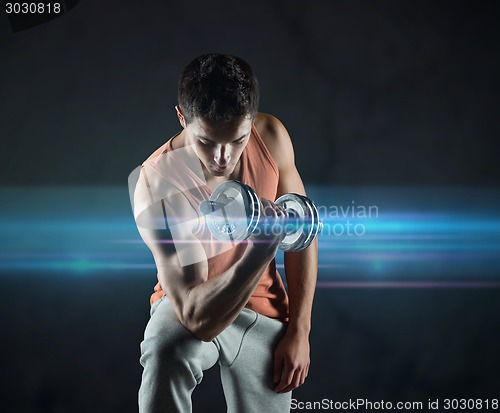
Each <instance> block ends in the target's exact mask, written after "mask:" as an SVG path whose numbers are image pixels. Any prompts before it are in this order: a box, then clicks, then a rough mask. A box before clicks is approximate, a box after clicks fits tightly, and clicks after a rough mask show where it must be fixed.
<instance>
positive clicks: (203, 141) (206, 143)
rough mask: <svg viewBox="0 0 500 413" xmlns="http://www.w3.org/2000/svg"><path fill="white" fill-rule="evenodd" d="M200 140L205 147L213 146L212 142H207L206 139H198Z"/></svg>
mask: <svg viewBox="0 0 500 413" xmlns="http://www.w3.org/2000/svg"><path fill="white" fill-rule="evenodd" d="M198 140H199V141H200V142H201V144H202V145H203V146H210V145H212V142H210V141H206V140H204V139H198Z"/></svg>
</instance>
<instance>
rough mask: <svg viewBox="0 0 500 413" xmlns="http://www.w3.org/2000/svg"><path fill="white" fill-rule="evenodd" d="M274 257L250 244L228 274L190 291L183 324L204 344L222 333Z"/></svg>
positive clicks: (184, 307)
mask: <svg viewBox="0 0 500 413" xmlns="http://www.w3.org/2000/svg"><path fill="white" fill-rule="evenodd" d="M275 253H276V251H275V250H272V249H269V250H263V249H262V248H257V247H255V246H254V245H253V244H251V243H249V244H248V246H247V248H246V250H245V252H244V254H243V256H242V257H241V259H240V260H238V261H237V262H236V263H235V264H234V265H233V266H231V267H230V268H229V269H228V270H227V271H225V272H223V273H221V274H218V275H216V276H214V277H212V278H210V279H208V280H206V281H204V282H202V283H200V284H197V285H196V286H194V287H193V288H191V289H190V290H188V292H187V294H186V296H185V300H184V303H183V320H181V321H182V322H183V324H184V325H185V326H186V328H188V329H189V330H190V331H191V332H192V333H193V334H194V335H196V336H197V337H198V338H200V339H202V340H204V341H210V340H212V339H213V338H214V337H215V336H217V335H218V334H219V333H221V332H222V331H223V330H224V329H225V328H226V327H227V326H228V325H230V324H231V323H232V322H233V321H234V319H235V318H236V317H237V316H238V314H239V313H240V312H241V310H242V309H243V307H244V306H245V305H246V303H247V302H248V300H249V299H250V297H251V295H252V293H253V291H254V290H255V288H256V287H257V285H258V284H259V281H260V278H261V276H262V273H263V272H264V271H265V269H266V268H267V266H268V265H269V262H270V261H271V260H272V259H273V258H274V255H275Z"/></svg>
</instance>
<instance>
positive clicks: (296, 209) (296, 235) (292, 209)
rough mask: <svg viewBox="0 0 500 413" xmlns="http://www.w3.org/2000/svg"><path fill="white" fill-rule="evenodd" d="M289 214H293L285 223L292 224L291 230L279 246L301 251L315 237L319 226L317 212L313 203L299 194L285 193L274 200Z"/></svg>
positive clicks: (282, 248)
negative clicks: (292, 217)
mask: <svg viewBox="0 0 500 413" xmlns="http://www.w3.org/2000/svg"><path fill="white" fill-rule="evenodd" d="M275 203H276V205H279V206H281V207H283V208H284V209H285V210H287V212H288V213H289V215H292V216H295V218H294V219H290V220H288V222H287V224H286V225H292V226H293V228H292V230H291V231H287V235H286V236H285V238H283V240H282V241H281V243H280V245H279V248H280V249H281V250H283V251H288V252H292V251H301V250H303V249H306V248H307V247H308V246H309V245H310V244H311V242H312V241H313V240H314V238H316V235H317V234H318V230H319V227H320V222H319V214H318V210H317V208H316V206H315V205H314V203H313V202H312V201H311V200H310V199H309V198H307V197H305V196H303V195H299V194H285V195H283V196H281V197H279V198H278V199H277V200H276V201H275Z"/></svg>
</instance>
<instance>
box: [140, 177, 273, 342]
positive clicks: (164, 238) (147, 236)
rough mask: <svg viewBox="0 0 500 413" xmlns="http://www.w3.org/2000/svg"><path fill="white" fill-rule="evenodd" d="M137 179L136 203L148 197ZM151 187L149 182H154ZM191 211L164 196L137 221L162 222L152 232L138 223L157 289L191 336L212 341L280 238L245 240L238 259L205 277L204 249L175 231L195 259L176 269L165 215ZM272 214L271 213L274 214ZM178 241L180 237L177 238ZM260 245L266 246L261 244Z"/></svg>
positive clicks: (237, 309)
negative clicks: (152, 263)
mask: <svg viewBox="0 0 500 413" xmlns="http://www.w3.org/2000/svg"><path fill="white" fill-rule="evenodd" d="M141 182H142V181H141V179H139V182H138V185H137V188H136V191H135V201H136V203H138V204H140V203H141V197H145V196H148V191H147V190H146V188H145V187H141ZM153 185H154V183H153ZM261 202H262V204H263V208H262V211H266V212H263V214H264V213H265V214H267V216H271V217H274V219H277V218H278V213H277V212H276V211H275V210H274V209H273V207H272V205H271V203H270V202H269V201H267V200H264V199H263V200H261ZM190 208H191V206H190V204H189V202H188V200H187V199H186V198H184V197H176V201H175V205H172V204H171V203H170V202H169V200H168V197H165V199H162V200H160V201H157V202H156V203H154V204H152V205H150V206H149V207H148V208H147V209H146V210H145V211H143V212H142V213H141V221H142V222H158V220H164V222H165V225H164V227H163V229H158V228H157V227H158V226H156V227H155V229H151V227H150V226H148V225H145V226H144V225H141V222H139V221H137V219H136V221H137V227H138V230H139V233H140V235H141V237H142V239H143V240H144V242H145V243H146V245H147V246H148V247H149V249H150V250H151V252H152V254H153V257H154V259H155V263H156V266H157V268H158V278H159V280H160V284H161V286H162V289H163V290H164V291H165V292H166V294H167V296H168V297H169V299H170V300H171V301H172V303H173V306H174V309H175V311H176V314H177V317H178V318H179V321H180V322H181V323H182V324H183V325H184V326H185V327H186V328H187V329H188V330H189V331H191V333H192V334H193V335H195V336H196V337H198V338H199V339H200V340H203V341H211V340H212V339H213V338H214V337H216V336H217V335H218V334H219V333H221V332H222V331H223V330H224V329H225V328H226V327H227V326H229V325H230V324H231V323H232V322H233V321H234V319H235V318H236V317H237V316H238V314H239V313H240V312H241V310H242V309H243V307H244V306H245V305H246V303H247V302H248V300H249V299H250V297H251V295H252V293H253V291H254V290H255V288H256V287H257V285H258V283H259V281H260V278H261V276H262V273H263V272H264V271H265V269H266V268H267V266H268V265H269V262H270V261H271V260H272V259H273V258H274V256H275V254H276V250H277V247H278V244H279V241H280V239H281V238H280V237H279V236H274V237H271V238H266V239H262V238H261V239H257V237H250V238H249V240H250V241H252V240H253V241H261V242H248V243H246V249H245V252H244V253H243V255H242V257H241V258H240V259H239V260H238V261H237V262H235V263H233V265H232V266H231V267H230V268H229V269H228V270H226V271H224V272H223V273H221V274H217V275H216V276H214V277H211V278H210V279H208V264H207V257H206V254H205V250H204V248H203V246H202V245H201V243H200V241H199V240H198V239H197V238H196V237H195V236H194V235H193V234H192V232H190V231H183V232H182V233H181V235H180V234H179V233H178V232H176V234H175V241H176V242H177V243H180V244H182V245H185V246H186V245H187V246H188V249H187V250H188V251H189V254H190V256H192V257H196V260H193V261H196V262H195V263H193V264H188V265H181V260H180V259H179V254H178V251H177V249H176V248H175V245H174V242H173V237H172V233H171V230H170V228H169V226H168V223H167V220H166V214H167V213H171V214H175V213H181V212H182V211H186V210H189V209H190ZM273 213H274V215H273ZM179 237H181V239H179ZM262 241H265V242H262Z"/></svg>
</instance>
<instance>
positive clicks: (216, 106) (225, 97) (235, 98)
mask: <svg viewBox="0 0 500 413" xmlns="http://www.w3.org/2000/svg"><path fill="white" fill-rule="evenodd" d="M177 98H178V102H179V108H180V109H181V111H182V114H183V115H184V119H185V120H186V123H190V122H191V121H192V120H193V118H194V117H201V118H203V119H205V120H208V121H214V122H231V121H234V120H236V119H238V118H241V117H242V116H250V117H252V118H253V117H255V115H256V114H257V110H258V106H259V83H258V81H257V77H256V76H255V74H254V73H253V70H252V68H251V67H250V65H249V64H248V63H247V62H245V61H244V60H243V59H241V58H239V57H236V56H232V55H227V54H218V53H210V54H204V55H202V56H200V57H197V58H196V59H194V60H193V61H192V62H191V63H189V64H188V65H187V66H186V67H185V68H184V70H183V71H182V73H181V75H180V77H179V84H178V90H177Z"/></svg>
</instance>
